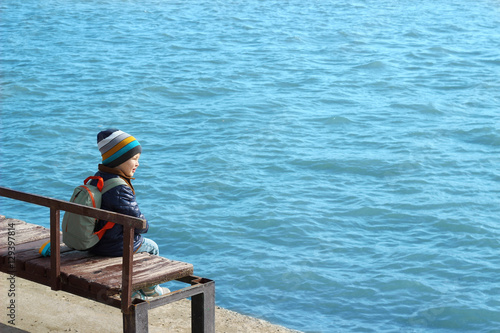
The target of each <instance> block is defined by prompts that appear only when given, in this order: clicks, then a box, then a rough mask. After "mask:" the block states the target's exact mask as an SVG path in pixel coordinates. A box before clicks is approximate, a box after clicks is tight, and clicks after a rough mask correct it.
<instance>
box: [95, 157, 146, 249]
mask: <svg viewBox="0 0 500 333" xmlns="http://www.w3.org/2000/svg"><path fill="white" fill-rule="evenodd" d="M95 176H97V177H102V178H103V180H104V181H106V180H108V179H110V178H116V177H121V178H122V179H124V180H125V181H126V182H127V184H128V186H127V185H118V186H115V187H114V188H112V189H110V190H109V191H107V192H106V193H104V194H103V195H102V202H101V209H105V210H109V211H112V212H116V213H121V214H125V215H130V216H134V217H139V218H141V219H145V217H144V215H142V213H141V211H140V210H139V206H138V205H137V201H136V200H135V191H134V188H133V186H132V183H131V182H130V181H131V179H133V178H130V177H127V176H125V175H124V174H123V173H122V172H121V171H120V170H117V169H114V168H109V167H106V166H104V165H102V164H100V165H99V171H98V172H97V173H96V174H95ZM96 184H97V181H96V180H93V181H92V182H91V185H94V186H95V185H96ZM106 223H107V221H104V220H99V221H98V223H96V227H95V229H94V230H95V231H99V230H101V229H102V227H104V225H105V224H106ZM148 229H149V223H148V222H147V221H146V228H145V229H142V230H139V229H135V230H134V252H135V251H137V249H139V247H140V246H141V244H142V242H143V237H142V235H141V234H143V233H146V232H148ZM89 251H90V252H92V253H94V254H97V255H102V256H112V257H119V256H122V255H123V226H122V225H120V224H115V225H114V226H113V228H111V229H109V230H107V231H106V232H105V233H104V236H103V237H102V238H101V240H100V241H99V242H98V243H97V244H96V245H94V246H93V247H92V248H91V249H90V250H89Z"/></svg>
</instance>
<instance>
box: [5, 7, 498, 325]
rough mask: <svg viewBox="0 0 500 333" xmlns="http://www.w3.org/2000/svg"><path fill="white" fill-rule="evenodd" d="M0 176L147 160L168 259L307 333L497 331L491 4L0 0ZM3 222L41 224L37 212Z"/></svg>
mask: <svg viewBox="0 0 500 333" xmlns="http://www.w3.org/2000/svg"><path fill="white" fill-rule="evenodd" d="M0 8H1V20H0V29H1V37H0V38H1V40H0V42H1V43H0V47H1V59H2V61H1V73H2V76H1V82H2V92H1V96H2V104H1V142H2V144H1V145H0V154H1V155H0V156H1V160H0V163H1V164H0V170H1V173H0V184H1V185H2V186H7V187H10V188H14V189H18V190H21V191H27V192H33V193H38V194H42V195H47V196H50V197H55V198H59V199H65V200H67V199H69V197H70V195H71V192H72V189H73V187H74V186H76V185H78V184H79V183H80V182H81V181H82V180H83V179H84V178H85V177H86V176H88V175H90V174H92V173H93V172H95V170H96V166H97V164H98V163H99V160H100V155H99V152H98V150H97V145H96V142H95V140H96V134H97V132H98V131H100V130H102V129H105V128H108V127H117V128H120V129H122V130H123V131H126V132H128V133H131V134H132V135H134V136H135V137H136V138H137V139H138V140H139V141H140V142H141V144H142V146H143V154H142V157H141V161H140V162H141V166H140V167H139V169H138V171H137V173H136V180H135V183H134V184H135V186H136V190H137V196H138V202H139V205H140V207H141V210H142V211H143V213H144V214H145V215H146V217H147V218H148V219H149V220H150V222H151V224H152V227H151V230H150V232H149V234H148V235H149V237H150V238H152V239H154V240H156V241H157V242H158V243H159V244H160V250H161V253H162V254H163V255H164V256H166V257H170V258H173V259H177V260H182V261H187V262H191V263H193V264H194V266H195V273H196V274H198V275H201V276H205V277H209V278H212V279H214V280H215V281H216V284H217V300H216V301H217V304H218V305H219V306H222V307H225V308H228V309H232V310H235V311H238V312H240V313H244V314H248V315H252V316H255V317H258V318H262V319H266V320H268V321H271V322H273V323H277V324H281V325H284V326H287V327H289V328H294V329H298V330H302V331H305V332H439V333H441V332H443V333H444V332H500V331H499V327H500V297H499V295H500V280H499V276H500V257H499V254H500V225H499V222H498V221H499V215H500V205H499V203H500V186H499V182H500V2H499V1H496V0H479V1H473V2H472V1H464V0H449V1H430V0H422V1H407V0H401V1H396V0H381V1H369V0H355V1H353V0H349V1H347V0H339V1H329V0H311V1H302V0H286V1H285V0H282V1H278V0H245V1H243V0H219V1H217V0H212V1H206V0H187V1H176V0H164V1H154V0H141V1H132V0H130V1H125V0H86V1H83V0H74V1H64V0H44V1H35V0H24V1H14V0H4V1H2V2H1V4H0ZM29 207H30V208H29V209H28V208H27V206H26V205H25V204H20V203H16V202H14V201H12V200H8V199H2V200H1V210H0V214H3V215H7V216H9V217H15V218H19V219H24V220H26V221H29V222H33V223H39V224H42V225H45V226H48V223H49V222H48V214H49V213H48V211H47V209H46V208H37V207H31V206H29Z"/></svg>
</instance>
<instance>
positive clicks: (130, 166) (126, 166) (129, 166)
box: [116, 154, 141, 177]
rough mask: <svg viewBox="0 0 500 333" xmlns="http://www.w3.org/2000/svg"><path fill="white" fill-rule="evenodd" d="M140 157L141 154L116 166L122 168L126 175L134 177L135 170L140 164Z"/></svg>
mask: <svg viewBox="0 0 500 333" xmlns="http://www.w3.org/2000/svg"><path fill="white" fill-rule="evenodd" d="M139 157H141V154H137V155H135V156H133V157H131V158H130V159H128V160H126V161H125V162H123V163H122V164H120V165H119V166H117V167H116V168H117V169H119V170H121V171H122V172H123V173H124V174H125V175H126V176H128V177H133V176H134V173H135V170H137V167H138V166H139Z"/></svg>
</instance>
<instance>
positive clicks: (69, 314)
mask: <svg viewBox="0 0 500 333" xmlns="http://www.w3.org/2000/svg"><path fill="white" fill-rule="evenodd" d="M7 277H8V275H7V274H4V273H0V280H1V284H0V285H1V287H2V288H1V297H0V300H1V305H0V306H1V308H2V309H3V311H2V312H3V313H2V314H1V320H0V332H9V333H19V332H36V333H39V332H40V333H41V332H80V333H84V332H88V333H95V332H101V333H104V332H110V333H111V332H117V333H120V332H122V315H121V312H120V310H119V309H116V308H112V307H110V306H106V305H103V304H101V303H97V302H94V301H90V300H87V299H85V298H82V297H78V296H74V295H72V294H68V293H66V292H63V291H52V290H51V289H50V288H49V287H46V286H43V285H40V284H36V283H33V282H30V281H27V280H24V279H20V278H16V281H15V288H16V295H15V298H14V299H15V304H16V312H15V326H12V325H10V324H8V321H9V320H10V318H8V317H7V309H6V308H7V306H8V305H9V301H10V299H11V298H10V297H8V280H7ZM215 330H216V332H221V333H223V332H227V333H235V332H264V333H267V332H280V333H292V332H297V331H293V330H289V329H287V328H284V327H281V326H277V325H273V324H271V323H268V322H266V321H263V320H259V319H256V318H252V317H248V316H244V315H241V314H239V313H236V312H233V311H229V310H226V309H222V308H220V307H217V308H216V311H215ZM149 332H175V333H178V332H179V333H180V332H182V333H184V332H186V333H188V332H191V312H190V301H189V300H182V301H179V302H175V303H173V304H169V305H165V306H163V307H160V308H156V309H153V310H150V311H149Z"/></svg>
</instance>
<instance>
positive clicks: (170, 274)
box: [0, 216, 193, 296]
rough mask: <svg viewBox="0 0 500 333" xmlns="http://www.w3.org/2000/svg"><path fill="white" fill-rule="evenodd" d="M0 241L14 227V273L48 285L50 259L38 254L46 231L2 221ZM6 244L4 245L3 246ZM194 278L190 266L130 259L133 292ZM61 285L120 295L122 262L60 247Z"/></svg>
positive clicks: (0, 253) (1, 259)
mask: <svg viewBox="0 0 500 333" xmlns="http://www.w3.org/2000/svg"><path fill="white" fill-rule="evenodd" d="M1 218H2V216H0V237H5V238H6V237H7V236H8V224H9V223H15V230H16V232H15V264H16V265H15V271H16V274H17V275H18V276H19V277H23V278H26V279H29V280H33V281H36V282H38V283H42V284H45V285H50V258H44V257H42V256H41V255H40V254H39V253H38V249H39V248H40V246H41V245H42V244H43V243H45V242H46V241H47V240H48V238H49V230H48V229H46V228H43V227H41V226H37V225H33V224H29V223H26V222H24V221H20V220H13V219H5V218H3V219H1ZM4 243H5V244H4ZM6 243H7V242H6V241H5V242H2V243H1V244H2V245H5V246H0V268H1V270H2V271H4V272H7V271H9V268H10V266H9V265H8V263H7V258H8V247H7V245H6ZM191 274H193V265H191V264H188V263H185V262H180V261H174V260H169V259H167V258H163V257H159V256H153V255H151V254H149V253H138V254H136V255H134V257H133V277H132V289H133V290H138V289H141V288H144V287H146V286H151V285H156V284H160V283H164V282H167V281H171V280H175V279H178V278H182V277H185V276H188V275H191ZM61 280H62V281H61V282H62V284H63V286H65V287H64V288H63V289H69V290H77V291H78V293H79V294H83V295H85V294H88V296H91V295H92V294H94V296H95V295H96V294H97V293H99V294H103V293H105V294H106V295H113V294H118V293H120V292H121V283H122V258H121V257H100V256H94V255H92V254H90V253H89V252H86V251H75V250H72V249H70V248H68V247H67V246H65V245H64V244H62V245H61Z"/></svg>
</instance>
